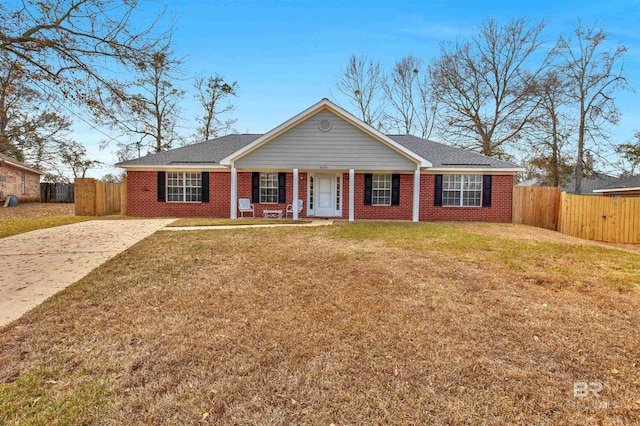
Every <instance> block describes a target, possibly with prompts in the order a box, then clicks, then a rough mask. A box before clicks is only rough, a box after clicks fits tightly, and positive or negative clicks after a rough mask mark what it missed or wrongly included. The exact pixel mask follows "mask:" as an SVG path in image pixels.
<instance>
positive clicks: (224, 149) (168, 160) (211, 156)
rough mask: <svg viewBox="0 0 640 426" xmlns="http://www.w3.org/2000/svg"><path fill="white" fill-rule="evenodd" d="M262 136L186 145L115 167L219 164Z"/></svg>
mask: <svg viewBox="0 0 640 426" xmlns="http://www.w3.org/2000/svg"><path fill="white" fill-rule="evenodd" d="M260 136H262V135H258V134H237V135H227V136H222V137H220V138H217V139H210V140H208V141H204V142H200V143H196V144H193V145H187V146H183V147H180V148H175V149H170V150H169V151H163V152H159V153H157V154H151V155H147V156H146V157H141V158H136V159H134V160H129V161H123V162H121V163H118V164H116V166H120V167H122V166H125V167H134V166H168V165H176V164H185V165H186V164H220V160H222V159H223V158H225V157H227V156H229V155H230V154H232V153H234V152H236V151H237V150H239V149H240V148H242V147H243V146H245V145H248V144H250V143H251V142H253V141H254V140H256V139H258V138H259V137H260Z"/></svg>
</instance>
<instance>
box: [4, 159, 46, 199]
mask: <svg viewBox="0 0 640 426" xmlns="http://www.w3.org/2000/svg"><path fill="white" fill-rule="evenodd" d="M40 175H42V172H41V171H39V170H36V169H34V168H32V167H29V166H27V165H26V164H24V163H22V162H20V161H18V160H15V159H13V158H11V157H9V156H6V155H4V154H0V199H4V198H6V197H7V196H9V195H15V196H16V197H18V199H19V200H20V201H39V200H40Z"/></svg>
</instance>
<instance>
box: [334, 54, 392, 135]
mask: <svg viewBox="0 0 640 426" xmlns="http://www.w3.org/2000/svg"><path fill="white" fill-rule="evenodd" d="M383 83H384V72H383V70H382V66H381V65H380V62H378V61H374V60H373V59H369V58H367V57H366V56H356V55H351V57H350V58H349V62H348V64H347V67H346V68H345V69H343V70H341V72H340V76H339V78H338V80H337V82H336V88H337V89H338V91H339V92H340V93H342V94H343V95H344V96H346V97H347V98H348V99H349V102H350V103H351V104H352V106H353V107H354V108H356V109H357V111H358V115H359V116H360V119H362V121H364V122H365V123H367V124H369V125H370V126H374V127H376V126H378V127H379V126H380V124H381V123H380V121H381V119H382V116H383V111H384V103H383V99H382V92H383Z"/></svg>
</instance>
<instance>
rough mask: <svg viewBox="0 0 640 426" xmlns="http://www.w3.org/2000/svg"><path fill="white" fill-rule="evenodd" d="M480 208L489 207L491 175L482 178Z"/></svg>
mask: <svg viewBox="0 0 640 426" xmlns="http://www.w3.org/2000/svg"><path fill="white" fill-rule="evenodd" d="M482 207H491V175H483V176H482Z"/></svg>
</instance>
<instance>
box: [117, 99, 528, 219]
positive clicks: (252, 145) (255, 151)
mask: <svg viewBox="0 0 640 426" xmlns="http://www.w3.org/2000/svg"><path fill="white" fill-rule="evenodd" d="M117 166H118V167H122V168H124V169H126V171H127V203H128V208H127V210H128V211H127V213H128V214H129V215H131V216H171V217H174V216H178V217H185V216H206V217H221V218H232V219H235V218H237V217H239V216H240V215H241V213H240V212H239V211H238V200H239V199H242V198H247V199H249V200H251V202H252V203H253V208H254V212H255V216H256V217H260V216H262V213H263V211H264V210H281V211H285V209H286V207H287V205H289V204H292V203H293V200H296V199H299V200H302V204H303V209H302V211H301V212H300V214H298V212H297V209H293V210H294V212H293V213H292V215H293V218H294V219H298V217H332V218H342V219H349V220H350V221H353V220H357V219H383V220H388V219H399V220H413V221H414V222H417V221H482V222H511V201H512V193H513V184H514V174H515V173H516V172H519V171H522V170H523V169H521V168H520V167H518V166H516V165H514V164H511V163H507V162H504V161H501V160H498V159H495V158H491V157H486V156H482V155H479V154H475V153H472V152H469V151H466V150H462V149H458V148H453V147H450V146H447V145H443V144H439V143H436V142H432V141H429V140H425V139H420V138H417V137H414V136H405V135H402V136H398V135H384V134H382V133H380V132H379V131H378V130H376V129H374V128H373V127H371V126H369V125H367V124H366V123H364V122H363V121H361V120H359V119H358V118H356V117H355V116H353V115H351V114H350V113H348V112H347V111H345V110H344V109H342V108H340V107H339V106H337V105H335V104H334V103H332V102H330V101H329V100H327V99H323V100H322V101H320V102H318V103H317V104H315V105H313V106H311V107H310V108H308V109H306V110H304V111H303V112H301V113H300V114H298V115H296V116H295V117H293V118H291V119H290V120H288V121H286V122H285V123H283V124H281V125H280V126H278V127H276V128H275V129H273V130H271V131H269V132H268V133H266V134H263V135H259V134H235V135H228V136H223V137H220V138H217V139H213V140H209V141H206V142H202V143H198V144H194V145H189V146H185V147H182V148H177V149H173V150H170V151H165V152H161V153H158V154H153V155H149V156H147V157H143V158H138V159H135V160H130V161H125V162H122V163H119V164H117Z"/></svg>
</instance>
